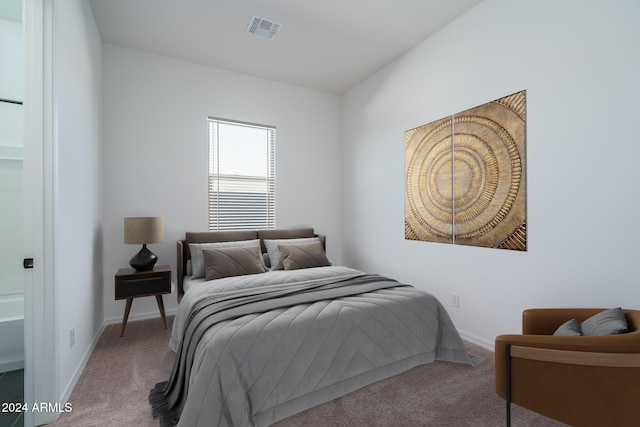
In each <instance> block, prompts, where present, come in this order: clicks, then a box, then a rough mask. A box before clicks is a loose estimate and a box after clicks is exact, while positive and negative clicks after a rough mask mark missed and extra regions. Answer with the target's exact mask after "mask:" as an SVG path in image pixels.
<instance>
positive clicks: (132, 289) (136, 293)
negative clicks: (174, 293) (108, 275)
mask: <svg viewBox="0 0 640 427" xmlns="http://www.w3.org/2000/svg"><path fill="white" fill-rule="evenodd" d="M115 291H116V296H115V299H117V300H118V299H125V298H134V297H141V296H145V295H158V294H169V293H171V270H161V271H149V272H144V273H134V274H118V275H117V276H116V289H115Z"/></svg>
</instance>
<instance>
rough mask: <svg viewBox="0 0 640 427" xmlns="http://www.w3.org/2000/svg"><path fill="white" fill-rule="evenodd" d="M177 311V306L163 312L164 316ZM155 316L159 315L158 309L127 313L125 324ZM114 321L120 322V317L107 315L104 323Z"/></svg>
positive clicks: (111, 323)
mask: <svg viewBox="0 0 640 427" xmlns="http://www.w3.org/2000/svg"><path fill="white" fill-rule="evenodd" d="M177 312H178V309H177V308H171V309H169V310H165V312H164V314H165V316H173V315H175V314H176V313H177ZM156 317H158V318H159V317H160V313H158V310H155V311H149V312H146V313H138V314H131V315H129V319H128V320H127V324H128V323H129V322H135V321H136V320H146V319H153V318H156ZM114 323H122V317H109V318H107V319H106V320H105V325H113V324H114Z"/></svg>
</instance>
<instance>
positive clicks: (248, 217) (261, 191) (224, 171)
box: [209, 118, 276, 230]
mask: <svg viewBox="0 0 640 427" xmlns="http://www.w3.org/2000/svg"><path fill="white" fill-rule="evenodd" d="M275 140H276V129H275V128H273V127H267V126H259V125H252V124H247V123H239V122H232V121H227V120H219V119H212V118H209V230H240V229H265V228H275V223H276V218H275V163H276V162H275V144H276V141H275Z"/></svg>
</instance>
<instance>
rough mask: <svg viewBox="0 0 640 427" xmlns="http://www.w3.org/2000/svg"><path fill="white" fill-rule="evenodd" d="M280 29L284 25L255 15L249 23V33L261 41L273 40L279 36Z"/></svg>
mask: <svg viewBox="0 0 640 427" xmlns="http://www.w3.org/2000/svg"><path fill="white" fill-rule="evenodd" d="M280 28H282V25H280V24H278V23H277V22H273V21H269V20H268V19H264V18H261V17H259V16H256V15H253V16H252V17H251V20H250V21H249V26H248V27H247V33H249V34H252V35H254V36H256V37H260V38H261V39H267V40H273V39H275V38H276V36H277V35H278V31H280Z"/></svg>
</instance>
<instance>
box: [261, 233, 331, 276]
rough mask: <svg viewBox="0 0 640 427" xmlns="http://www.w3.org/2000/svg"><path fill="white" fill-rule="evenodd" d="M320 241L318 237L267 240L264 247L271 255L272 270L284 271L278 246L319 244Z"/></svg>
mask: <svg viewBox="0 0 640 427" xmlns="http://www.w3.org/2000/svg"><path fill="white" fill-rule="evenodd" d="M319 241H320V239H319V238H317V237H302V238H300V239H275V240H271V239H265V240H264V246H265V248H267V252H268V253H269V260H270V263H271V269H272V270H282V269H283V268H284V266H283V265H282V258H281V257H280V251H279V250H278V245H292V244H298V243H309V242H319Z"/></svg>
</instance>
